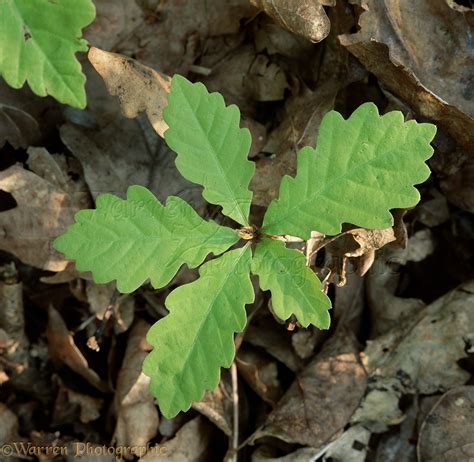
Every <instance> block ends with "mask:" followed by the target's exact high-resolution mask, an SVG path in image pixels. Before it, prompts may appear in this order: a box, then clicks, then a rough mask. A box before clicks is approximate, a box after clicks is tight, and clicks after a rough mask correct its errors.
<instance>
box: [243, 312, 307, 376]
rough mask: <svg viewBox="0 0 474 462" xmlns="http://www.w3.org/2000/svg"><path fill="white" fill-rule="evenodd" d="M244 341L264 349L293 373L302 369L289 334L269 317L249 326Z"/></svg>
mask: <svg viewBox="0 0 474 462" xmlns="http://www.w3.org/2000/svg"><path fill="white" fill-rule="evenodd" d="M244 339H245V341H246V342H248V343H250V344H252V345H254V346H257V347H261V348H264V349H265V351H266V352H267V353H268V354H270V355H271V356H273V357H274V358H276V359H278V361H280V362H282V363H283V364H284V365H285V366H286V367H287V368H288V369H290V370H291V371H293V372H298V371H300V370H301V369H302V367H303V361H302V360H301V358H300V357H299V356H298V355H297V354H296V353H295V351H294V350H293V347H292V345H291V334H290V332H288V331H287V330H286V329H285V328H284V327H283V326H279V325H277V324H276V323H275V322H274V320H273V319H272V318H270V316H267V317H265V318H263V319H260V320H258V321H257V322H253V323H252V324H250V325H249V326H248V328H247V330H246V332H245V338H244Z"/></svg>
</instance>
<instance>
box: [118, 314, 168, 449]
mask: <svg viewBox="0 0 474 462" xmlns="http://www.w3.org/2000/svg"><path fill="white" fill-rule="evenodd" d="M149 328H150V324H148V323H147V322H145V321H143V320H139V321H138V322H137V323H136V324H135V325H134V327H133V328H132V330H131V331H130V335H129V338H128V344H127V349H126V351H125V356H124V358H123V363H122V368H121V370H120V373H119V375H118V378H117V388H116V391H115V397H114V405H113V406H114V411H115V415H116V416H117V424H116V427H115V431H114V436H113V440H114V441H115V442H116V444H117V445H118V446H146V444H147V443H148V442H149V441H150V440H152V439H153V438H154V437H155V436H156V434H157V432H158V425H159V417H158V409H157V407H156V406H155V402H154V399H153V396H151V394H150V392H149V385H150V379H149V377H147V376H146V375H145V374H143V372H142V366H143V360H144V359H145V357H146V355H147V353H148V352H149V351H150V349H151V347H150V345H148V343H147V342H146V340H145V336H146V333H147V332H148V330H149Z"/></svg>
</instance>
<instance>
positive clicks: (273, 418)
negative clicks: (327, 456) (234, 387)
mask: <svg viewBox="0 0 474 462" xmlns="http://www.w3.org/2000/svg"><path fill="white" fill-rule="evenodd" d="M366 385H367V377H366V374H365V370H364V367H363V366H362V365H361V364H360V362H359V354H358V351H357V347H356V345H355V341H354V339H353V336H352V335H351V334H349V333H346V332H344V333H342V334H341V335H338V336H337V337H333V338H332V339H331V340H329V341H328V342H327V343H326V344H325V346H324V348H323V350H322V352H321V353H320V354H319V355H317V356H316V357H315V358H314V359H313V361H311V362H310V363H309V364H308V366H307V367H306V368H305V369H304V370H303V372H302V373H301V374H300V375H299V376H298V377H297V378H296V380H295V382H294V383H293V384H292V385H291V387H290V388H289V390H288V391H287V392H286V393H285V395H284V396H283V398H282V399H281V400H280V402H279V403H278V406H277V408H276V409H275V410H274V411H273V412H272V413H271V414H270V415H269V416H268V418H267V421H266V423H265V425H264V426H263V428H262V429H260V430H258V431H257V433H256V434H255V435H254V436H253V439H256V438H260V437H263V436H274V437H277V438H279V439H282V440H283V441H286V442H288V443H298V444H303V445H308V446H312V447H320V446H322V445H323V444H325V443H327V442H328V441H329V440H330V439H331V437H333V435H335V434H336V433H337V432H339V431H340V430H342V429H343V428H344V426H345V425H346V424H347V422H348V421H349V419H350V417H351V415H352V414H353V412H354V411H355V410H356V408H357V406H358V405H359V402H360V400H361V398H362V396H363V394H364V392H365V389H366Z"/></svg>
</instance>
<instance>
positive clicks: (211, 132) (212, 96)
mask: <svg viewBox="0 0 474 462" xmlns="http://www.w3.org/2000/svg"><path fill="white" fill-rule="evenodd" d="M163 117H164V119H165V121H166V123H167V124H168V125H169V129H168V130H167V131H166V132H165V140H166V142H167V143H168V145H169V147H170V148H171V149H173V151H175V152H176V153H177V154H178V156H177V158H176V166H177V168H178V170H179V171H180V173H181V174H182V175H183V176H184V177H185V178H187V179H188V180H189V181H192V182H193V183H198V184H200V185H202V186H203V187H204V191H203V196H204V198H205V199H206V200H207V201H208V202H210V203H211V204H217V205H220V206H222V212H223V213H224V214H225V215H227V216H229V217H231V218H232V219H233V220H235V221H237V222H238V223H240V224H241V225H248V216H249V210H250V203H251V201H252V193H251V192H250V191H249V188H248V187H249V183H250V180H251V178H252V176H253V174H254V171H255V164H254V163H253V162H251V161H249V160H248V159H247V155H248V152H249V149H250V144H251V136H250V132H249V131H248V129H246V128H240V127H239V122H240V111H239V108H238V107H237V106H235V105H230V106H226V105H225V102H224V98H223V97H222V95H221V94H219V93H209V92H208V91H207V89H206V87H205V86H204V85H203V84H202V83H191V82H189V81H188V80H186V79H185V78H184V77H182V76H180V75H175V76H174V77H173V80H172V82H171V92H170V94H169V95H168V106H167V107H166V108H165V109H164V111H163Z"/></svg>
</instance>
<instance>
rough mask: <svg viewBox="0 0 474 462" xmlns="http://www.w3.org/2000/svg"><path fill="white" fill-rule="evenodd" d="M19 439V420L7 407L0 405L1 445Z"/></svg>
mask: <svg viewBox="0 0 474 462" xmlns="http://www.w3.org/2000/svg"><path fill="white" fill-rule="evenodd" d="M16 438H18V418H17V416H16V415H15V414H14V413H13V412H12V411H10V409H8V408H7V406H5V404H3V403H0V444H1V445H3V444H5V443H9V442H11V441H13V440H15V439H16Z"/></svg>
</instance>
